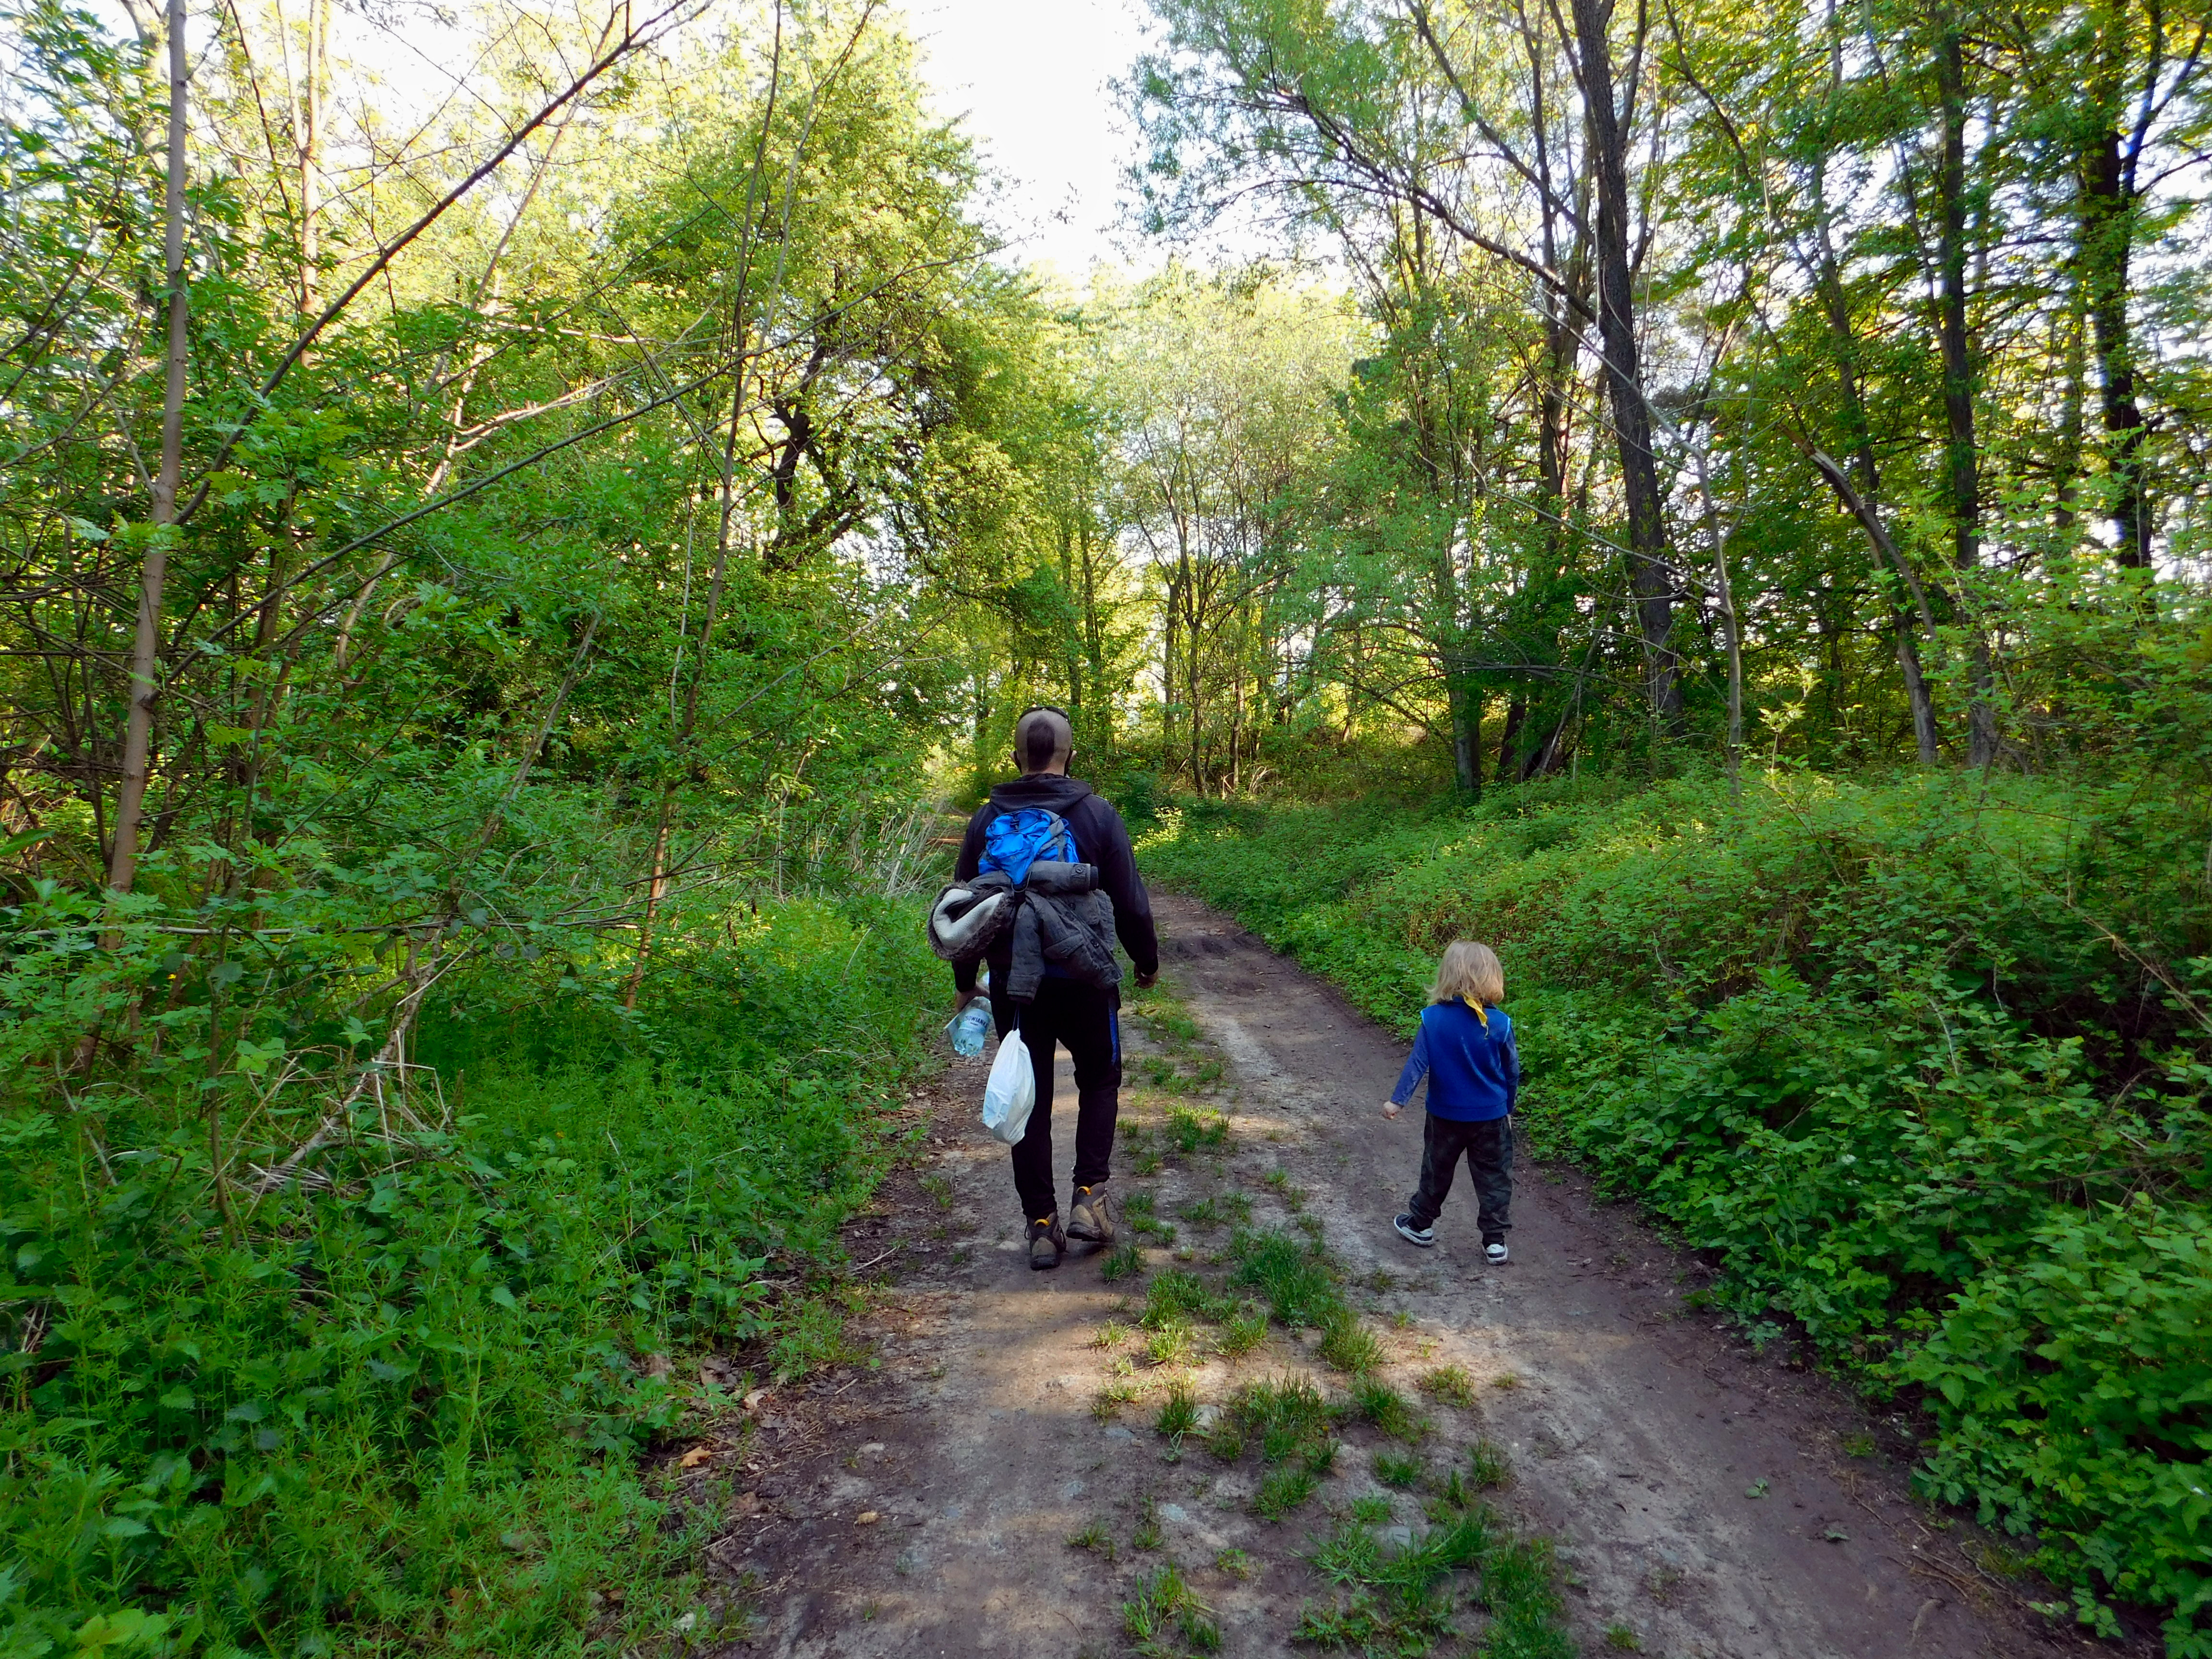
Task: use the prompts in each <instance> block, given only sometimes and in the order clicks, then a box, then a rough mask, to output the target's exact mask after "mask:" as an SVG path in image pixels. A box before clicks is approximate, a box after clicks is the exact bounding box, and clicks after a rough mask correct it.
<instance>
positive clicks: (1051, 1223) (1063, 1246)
mask: <svg viewBox="0 0 2212 1659" xmlns="http://www.w3.org/2000/svg"><path fill="white" fill-rule="evenodd" d="M1066 1254H1067V1235H1066V1233H1064V1232H1062V1231H1060V1218H1059V1217H1058V1216H1056V1215H1048V1216H1044V1217H1042V1218H1039V1219H1037V1220H1036V1221H1032V1222H1030V1267H1034V1268H1036V1271H1037V1272H1039V1273H1042V1272H1043V1271H1044V1270H1045V1269H1046V1268H1048V1267H1058V1266H1060V1257H1062V1256H1063V1255H1066Z"/></svg>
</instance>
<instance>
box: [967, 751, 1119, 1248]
mask: <svg viewBox="0 0 2212 1659" xmlns="http://www.w3.org/2000/svg"><path fill="white" fill-rule="evenodd" d="M1074 748H1075V732H1074V728H1073V726H1070V725H1069V724H1068V720H1067V716H1066V714H1062V713H1061V712H1060V710H1059V709H1057V708H1032V709H1030V710H1029V712H1028V713H1026V714H1024V715H1023V716H1022V717H1021V719H1019V720H1017V721H1015V722H1014V764H1015V765H1017V766H1018V767H1019V768H1020V769H1021V773H1022V775H1021V776H1020V777H1018V778H1017V779H1015V780H1014V781H1012V782H1011V783H1002V784H1000V785H998V786H997V787H995V788H994V789H993V790H992V791H991V798H990V799H989V800H987V801H986V802H985V803H984V804H983V805H981V806H979V807H977V808H976V809H975V817H972V818H970V819H969V821H968V834H967V836H966V837H965V838H964V839H963V841H962V842H961V843H960V858H959V861H958V863H957V864H956V865H955V866H953V872H952V873H953V878H954V879H955V880H956V881H973V880H974V879H975V875H976V872H977V869H978V867H979V866H980V864H981V860H982V856H983V847H984V841H985V837H986V836H987V832H988V830H989V829H990V825H991V821H992V820H993V819H994V818H995V817H998V816H999V815H1000V813H1002V812H1018V811H1021V810H1022V809H1023V808H1024V807H1042V808H1043V809H1044V810H1045V811H1048V812H1057V813H1059V814H1060V817H1061V818H1063V819H1064V820H1065V821H1066V824H1067V827H1068V830H1069V832H1070V833H1071V834H1072V835H1073V836H1074V838H1075V845H1076V848H1077V850H1078V851H1079V854H1081V856H1082V860H1083V862H1084V863H1085V864H1089V865H1092V866H1096V867H1097V872H1098V890H1100V891H1101V892H1103V893H1104V894H1106V896H1108V897H1109V898H1110V899H1111V900H1112V901H1113V902H1114V933H1115V937H1117V938H1118V939H1120V940H1121V948H1122V950H1124V951H1127V953H1128V957H1129V962H1130V964H1131V965H1132V966H1133V967H1134V968H1135V969H1136V970H1137V983H1138V985H1139V987H1146V986H1150V985H1151V984H1152V982H1153V981H1155V980H1157V979H1158V977H1159V972H1160V947H1159V941H1158V939H1157V938H1156V937H1154V935H1153V933H1152V900H1151V899H1150V898H1148V897H1147V896H1146V893H1145V884H1144V883H1143V882H1141V881H1139V879H1138V878H1137V857H1136V854H1135V853H1134V852H1133V850H1132V849H1131V848H1130V846H1129V831H1128V829H1127V827H1126V826H1124V825H1123V823H1122V822H1121V814H1120V813H1119V812H1116V811H1115V810H1114V809H1113V807H1112V806H1110V805H1108V804H1107V802H1106V801H1104V800H1103V799H1101V798H1100V797H1099V796H1097V795H1096V794H1094V793H1092V792H1091V786H1090V785H1089V784H1087V783H1085V782H1084V781H1082V780H1080V779H1079V778H1071V777H1069V776H1068V775H1067V763H1068V757H1070V756H1071V755H1072V754H1073V752H1074ZM1012 953H1013V946H1012V940H1011V939H1008V938H1007V937H1006V936H1004V935H1002V936H1001V937H1000V939H999V940H998V942H997V943H996V944H994V945H992V947H991V949H990V951H989V952H988V954H987V957H986V959H987V961H988V962H989V963H990V966H991V1017H992V1019H993V1021H994V1023H995V1024H997V1026H998V1028H999V1036H1000V1038H1001V1039H1002V1040H1003V1039H1004V1038H1005V1036H1006V1033H1007V1032H1009V1031H1011V1030H1014V1029H1015V1027H1016V1026H1019V1027H1020V1029H1021V1033H1022V1041H1023V1042H1024V1043H1025V1044H1027V1045H1028V1048H1029V1051H1030V1065H1031V1066H1034V1067H1035V1069H1036V1106H1035V1107H1034V1108H1032V1109H1031V1110H1030V1122H1029V1129H1028V1132H1027V1133H1024V1135H1023V1136H1022V1138H1021V1140H1020V1142H1019V1144H1018V1145H1017V1146H1015V1147H1014V1188H1015V1190H1016V1191H1017V1192H1018V1193H1019V1194H1021V1200H1022V1215H1023V1217H1024V1218H1025V1219H1026V1220H1027V1221H1028V1222H1029V1229H1030V1236H1029V1242H1030V1267H1036V1268H1045V1267H1058V1266H1059V1265H1060V1257H1061V1255H1064V1254H1065V1253H1066V1249H1067V1241H1068V1240H1069V1239H1070V1238H1081V1239H1088V1240H1091V1241H1092V1242H1094V1243H1100V1244H1110V1243H1113V1242H1114V1217H1113V1212H1112V1210H1111V1208H1110V1206H1109V1203H1108V1200H1107V1194H1106V1182H1107V1179H1108V1177H1109V1176H1110V1175H1111V1174H1112V1173H1113V1160H1114V1120H1115V1116H1116V1115H1118V1114H1119V1113H1120V1111H1121V991H1120V989H1119V988H1118V987H1110V988H1107V989H1103V990H1102V989H1100V988H1099V987H1096V986H1091V985H1085V984H1084V983H1083V982H1082V981H1079V980H1074V979H1071V978H1069V977H1067V975H1065V974H1063V973H1061V972H1060V971H1059V970H1057V969H1054V968H1052V967H1050V966H1047V968H1046V969H1045V972H1044V978H1043V980H1042V981H1041V982H1040V983H1039V985H1038V986H1037V993H1036V1000H1034V1001H1031V1002H1029V1003H1026V1004H1021V1003H1016V1002H1013V1001H1012V1000H1010V999H1008V998H1007V996H1006V990H1005V987H1006V982H1007V976H1008V974H1009V971H1010V970H1011V969H1012ZM952 981H953V984H954V985H955V986H956V987H957V988H958V990H959V994H960V998H959V1000H960V1006H963V1007H964V1006H966V1005H967V1003H968V1001H969V999H970V998H971V997H973V996H974V995H975V963H972V962H969V963H963V964H960V965H957V966H956V967H955V968H954V969H953V970H952ZM1055 1042H1059V1043H1062V1044H1064V1045H1066V1049H1067V1053H1068V1057H1069V1058H1070V1059H1071V1060H1073V1061H1074V1062H1075V1197H1074V1201H1073V1203H1072V1204H1071V1205H1070V1206H1068V1218H1067V1226H1066V1231H1062V1230H1061V1227H1060V1205H1059V1202H1058V1200H1057V1199H1056V1198H1055V1196H1054V1183H1053V1173H1052V1072H1053V1045H1054V1043H1055Z"/></svg>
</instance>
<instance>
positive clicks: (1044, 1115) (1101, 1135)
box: [991, 975, 1121, 1221]
mask: <svg viewBox="0 0 2212 1659" xmlns="http://www.w3.org/2000/svg"><path fill="white" fill-rule="evenodd" d="M993 977H994V979H995V978H996V977H997V975H993ZM991 1014H992V1018H993V1019H994V1021H995V1022H996V1024H997V1025H998V1028H999V1036H1000V1037H1001V1038H1004V1037H1005V1036H1006V1033H1007V1032H1009V1031H1011V1030H1013V1029H1014V1025H1015V1023H1016V1021H1017V1019H1018V1021H1019V1023H1020V1025H1021V1031H1022V1042H1024V1044H1026V1045H1027V1047H1028V1048H1029V1051H1030V1066H1032V1067H1034V1068H1035V1070H1036V1106H1035V1107H1034V1108H1032V1109H1030V1127H1029V1131H1028V1133H1025V1134H1024V1135H1023V1136H1022V1138H1021V1140H1020V1142H1019V1143H1018V1145H1017V1146H1015V1147H1014V1188H1015V1190H1016V1191H1018V1193H1020V1194H1021V1195H1022V1214H1023V1216H1024V1218H1026V1219H1028V1220H1031V1221H1036V1220H1039V1219H1041V1218H1043V1217H1045V1216H1048V1215H1057V1214H1059V1213H1060V1200H1059V1199H1058V1198H1057V1197H1056V1196H1055V1195H1054V1191H1053V1180H1052V1070H1053V1052H1052V1051H1053V1045H1054V1043H1055V1042H1057V1043H1060V1044H1061V1045H1063V1046H1065V1047H1066V1049H1067V1053H1068V1058H1070V1059H1071V1060H1073V1061H1074V1062H1075V1184H1076V1185H1077V1186H1079V1187H1095V1186H1097V1184H1098V1183H1099V1182H1102V1181H1103V1180H1105V1179H1106V1177H1107V1176H1109V1175H1110V1174H1112V1173H1113V1164H1114V1121H1115V1118H1116V1117H1117V1116H1118V1115H1120V1113H1121V993H1120V992H1119V991H1112V990H1108V991H1102V990H1100V989H1099V988H1098V987H1097V986H1095V985H1083V984H1079V983H1078V982H1077V981H1074V980H1072V979H1053V978H1049V977H1048V978H1047V979H1045V980H1043V981H1042V982H1040V983H1039V985H1038V986H1037V994H1036V1000H1035V1001H1034V1002H1031V1003H1030V1004H1029V1005H1028V1006H1022V1005H1020V1004H1018V1003H1013V1002H1008V1001H1006V1000H1003V999H1001V998H1000V996H999V994H998V992H997V989H996V987H994V988H993V991H992V994H991Z"/></svg>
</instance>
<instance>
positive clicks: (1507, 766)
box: [1498, 695, 1528, 783]
mask: <svg viewBox="0 0 2212 1659" xmlns="http://www.w3.org/2000/svg"><path fill="white" fill-rule="evenodd" d="M1527 718H1528V698H1526V697H1524V696H1518V695H1516V696H1514V697H1513V698H1512V699H1511V701H1510V702H1507V703H1506V705H1505V729H1504V731H1503V732H1499V733H1498V782H1500V783H1510V782H1512V781H1513V780H1514V777H1515V776H1516V774H1517V773H1518V771H1519V767H1518V766H1517V764H1516V763H1515V761H1514V758H1513V745H1514V743H1515V742H1516V739H1518V738H1519V737H1520V736H1521V722H1522V720H1526V719H1527Z"/></svg>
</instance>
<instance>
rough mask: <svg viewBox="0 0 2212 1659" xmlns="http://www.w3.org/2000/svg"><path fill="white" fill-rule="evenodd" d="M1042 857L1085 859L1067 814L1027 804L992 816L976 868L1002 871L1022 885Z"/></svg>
mask: <svg viewBox="0 0 2212 1659" xmlns="http://www.w3.org/2000/svg"><path fill="white" fill-rule="evenodd" d="M1039 859H1044V860H1059V861H1060V863H1063V864H1080V863H1082V862H1083V856H1082V854H1080V853H1079V852H1078V851H1077V850H1076V846H1075V832H1074V831H1073V830H1072V829H1069V828H1068V827H1067V820H1066V818H1064V817H1060V814H1059V813H1057V812H1054V811H1048V810H1047V809H1046V808H1044V807H1042V806H1024V807H1022V808H1021V809H1020V810H1019V811H1012V812H1001V813H1000V814H999V816H998V817H995V818H993V819H992V820H991V823H990V827H989V828H988V829H985V830H984V832H983V855H982V857H981V859H979V860H976V872H977V873H978V874H979V875H980V874H985V873H987V872H990V871H993V870H996V871H999V872H1001V873H1002V874H1004V875H1005V877H1006V879H1007V880H1008V881H1011V882H1012V883H1013V884H1014V885H1015V886H1017V887H1018V886H1020V885H1021V884H1023V883H1024V881H1027V880H1028V879H1029V874H1030V866H1031V865H1032V864H1035V863H1036V861H1037V860H1039Z"/></svg>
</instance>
